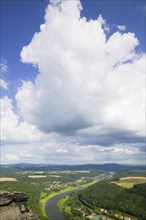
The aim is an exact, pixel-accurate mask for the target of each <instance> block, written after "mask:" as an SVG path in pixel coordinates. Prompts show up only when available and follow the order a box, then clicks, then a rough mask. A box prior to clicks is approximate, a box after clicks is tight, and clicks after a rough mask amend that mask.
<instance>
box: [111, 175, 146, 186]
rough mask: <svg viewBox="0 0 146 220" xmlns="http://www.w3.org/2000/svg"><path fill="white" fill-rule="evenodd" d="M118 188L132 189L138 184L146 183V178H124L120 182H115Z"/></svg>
mask: <svg viewBox="0 0 146 220" xmlns="http://www.w3.org/2000/svg"><path fill="white" fill-rule="evenodd" d="M111 183H115V184H117V185H118V186H122V187H125V188H132V187H133V186H134V185H136V184H141V183H146V177H142V176H131V177H122V178H120V179H119V180H118V181H114V182H111Z"/></svg>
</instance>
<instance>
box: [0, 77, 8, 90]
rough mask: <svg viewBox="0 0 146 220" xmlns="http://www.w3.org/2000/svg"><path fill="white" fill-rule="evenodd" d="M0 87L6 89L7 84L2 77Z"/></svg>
mask: <svg viewBox="0 0 146 220" xmlns="http://www.w3.org/2000/svg"><path fill="white" fill-rule="evenodd" d="M0 87H2V88H3V89H8V84H7V83H6V82H5V81H4V80H3V79H0Z"/></svg>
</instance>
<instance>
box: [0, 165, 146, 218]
mask: <svg viewBox="0 0 146 220" xmlns="http://www.w3.org/2000/svg"><path fill="white" fill-rule="evenodd" d="M87 167H88V168H87ZM91 167H92V166H91V165H89V166H87V165H86V166H85V165H83V166H82V165H81V167H78V166H77V167H76V166H73V167H70V166H68V167H67V166H65V167H64V168H63V167H62V166H60V167H59V166H57V167H56V166H54V167H51V168H48V167H47V166H42V165H39V166H37V165H36V166H34V165H33V166H31V165H28V166H22V167H21V166H18V165H16V166H11V165H8V166H1V178H0V185H1V190H5V191H10V192H13V191H18V190H19V191H23V192H26V193H27V194H28V195H29V200H28V204H29V206H30V207H31V209H32V210H33V211H34V212H35V213H36V214H37V215H38V217H39V219H40V220H47V219H49V220H66V219H68V220H87V219H89V220H92V219H105V220H106V219H126V220H138V219H140V220H144V218H143V217H142V215H141V216H140V218H139V217H138V218H137V217H136V216H138V214H137V210H136V214H135V213H134V212H131V208H129V209H130V212H128V213H127V212H126V210H125V209H126V208H125V207H124V208H121V209H119V208H118V206H116V205H115V203H114V202H113V201H112V200H111V198H112V197H113V198H114V199H115V201H116V203H117V204H118V203H119V205H120V204H121V207H123V201H124V200H126V201H128V203H127V202H126V203H125V204H127V205H128V206H127V207H130V206H129V202H131V200H130V198H132V199H133V201H134V199H135V200H138V201H139V203H140V204H141V200H142V202H145V200H144V198H142V197H140V196H139V195H138V194H135V190H136V189H135V188H134V187H135V186H136V185H135V184H138V185H137V186H142V184H144V183H145V182H146V175H145V170H144V168H141V169H139V167H138V168H135V170H134V171H132V169H130V168H128V171H127V168H126V169H125V168H122V169H121V167H119V165H117V167H119V168H117V167H116V166H115V165H114V167H115V169H114V168H113V165H111V167H112V168H111V169H110V165H109V166H107V167H106V166H105V165H103V167H101V166H100V169H99V168H97V169H96V168H94V169H93V167H92V168H91ZM97 167H98V165H97ZM69 168H70V169H69ZM127 172H128V173H129V174H127ZM128 175H129V176H128ZM132 187H133V188H132ZM128 188H129V190H131V191H129V192H128V191H126V190H128ZM124 190H125V191H124ZM132 190H134V196H133V191H132ZM142 190H145V188H142ZM99 192H100V193H99ZM127 192H128V193H131V194H130V196H129V195H128V194H126V193H127ZM115 193H116V194H115ZM122 193H123V194H122ZM114 194H115V196H117V194H119V195H121V197H122V198H123V199H122V201H119V200H118V197H114ZM127 195H128V197H127ZM107 199H108V200H109V201H110V206H109V205H108V202H107V201H108V200H107ZM134 209H135V208H134ZM127 210H128V208H127ZM139 211H140V212H141V213H143V206H142V209H141V210H139ZM123 213H124V214H123ZM126 213H127V214H126ZM56 216H58V217H56Z"/></svg>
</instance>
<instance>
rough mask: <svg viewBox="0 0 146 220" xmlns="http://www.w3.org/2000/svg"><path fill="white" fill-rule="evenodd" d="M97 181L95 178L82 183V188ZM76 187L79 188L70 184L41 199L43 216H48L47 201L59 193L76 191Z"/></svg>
mask: <svg viewBox="0 0 146 220" xmlns="http://www.w3.org/2000/svg"><path fill="white" fill-rule="evenodd" d="M96 182H97V180H95V179H94V180H93V181H91V182H89V183H86V184H83V185H81V186H80V188H86V187H89V186H91V185H93V184H95V183H96ZM76 189H77V187H75V186H68V187H66V188H64V189H62V190H60V191H57V192H55V191H54V192H51V193H50V195H47V196H45V197H44V198H42V199H40V207H41V210H42V214H43V216H45V217H47V218H48V216H47V214H46V210H45V207H46V203H47V201H49V200H50V199H52V198H54V197H56V196H58V195H61V194H63V193H69V192H72V191H74V190H76ZM60 199H61V198H60ZM57 203H58V202H57Z"/></svg>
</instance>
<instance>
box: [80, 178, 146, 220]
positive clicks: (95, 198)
mask: <svg viewBox="0 0 146 220" xmlns="http://www.w3.org/2000/svg"><path fill="white" fill-rule="evenodd" d="M78 198H79V200H80V201H81V202H82V203H83V204H84V205H86V206H88V207H90V208H93V209H94V208H97V207H99V208H101V207H102V208H105V209H109V210H116V211H120V212H122V213H126V214H129V215H132V216H135V217H137V218H138V219H139V220H144V219H146V183H144V184H138V185H135V186H134V187H133V188H131V189H126V188H123V187H120V186H117V185H116V184H113V183H109V182H108V181H100V182H98V183H96V184H94V185H93V186H90V187H88V188H87V189H85V190H83V191H81V192H79V197H78Z"/></svg>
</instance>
